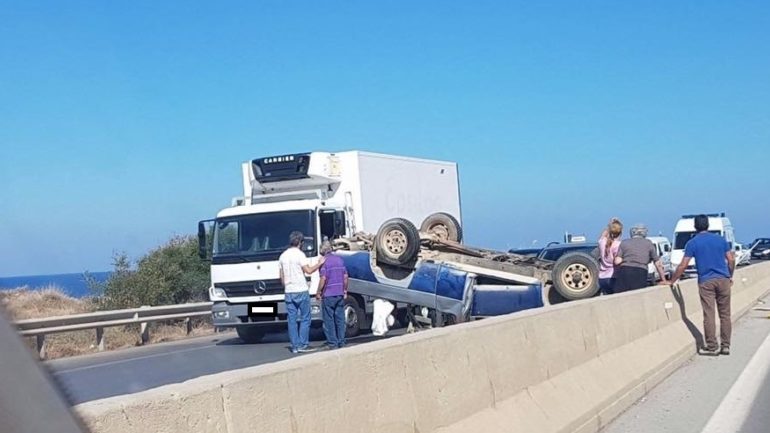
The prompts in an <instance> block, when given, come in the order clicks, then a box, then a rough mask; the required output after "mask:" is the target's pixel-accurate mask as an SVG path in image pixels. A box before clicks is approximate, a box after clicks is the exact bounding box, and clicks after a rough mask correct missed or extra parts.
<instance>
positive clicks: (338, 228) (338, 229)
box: [334, 210, 346, 238]
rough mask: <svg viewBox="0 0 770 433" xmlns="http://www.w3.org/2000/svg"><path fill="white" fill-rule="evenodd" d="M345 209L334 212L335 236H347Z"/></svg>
mask: <svg viewBox="0 0 770 433" xmlns="http://www.w3.org/2000/svg"><path fill="white" fill-rule="evenodd" d="M345 225H346V224H345V211H343V210H338V211H335V212H334V237H335V238H337V237H340V236H345V231H346V230H345V229H346V227H345Z"/></svg>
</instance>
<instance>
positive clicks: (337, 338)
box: [323, 296, 345, 347]
mask: <svg viewBox="0 0 770 433" xmlns="http://www.w3.org/2000/svg"><path fill="white" fill-rule="evenodd" d="M323 318H324V334H326V344H328V345H329V346H330V347H342V346H344V345H345V300H344V299H342V296H329V297H325V298H324V299H323Z"/></svg>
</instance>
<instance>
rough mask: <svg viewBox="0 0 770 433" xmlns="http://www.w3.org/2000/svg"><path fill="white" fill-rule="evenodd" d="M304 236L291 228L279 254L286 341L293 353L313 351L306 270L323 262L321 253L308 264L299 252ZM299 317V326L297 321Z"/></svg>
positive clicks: (319, 265) (309, 270) (317, 267)
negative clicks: (287, 242)
mask: <svg viewBox="0 0 770 433" xmlns="http://www.w3.org/2000/svg"><path fill="white" fill-rule="evenodd" d="M304 239H305V236H304V235H303V234H302V232H297V231H294V232H291V234H290V235H289V245H291V246H290V247H289V249H287V250H286V251H284V252H283V254H281V257H279V258H278V264H279V267H280V272H281V282H282V283H283V287H284V292H285V293H286V294H285V300H286V316H287V317H286V319H287V322H288V325H289V341H290V342H291V352H292V353H305V352H312V351H313V349H311V348H310V346H309V341H308V340H309V338H310V293H309V289H310V286H309V285H308V283H307V280H306V279H305V274H308V275H309V274H312V273H313V272H315V271H317V270H318V269H319V268H320V267H321V265H323V264H324V261H325V260H324V258H323V256H321V258H320V259H319V261H318V263H316V264H315V265H310V260H309V259H308V258H307V256H305V253H303V252H302V244H303V242H304ZM298 321H299V330H298V329H297V322H298Z"/></svg>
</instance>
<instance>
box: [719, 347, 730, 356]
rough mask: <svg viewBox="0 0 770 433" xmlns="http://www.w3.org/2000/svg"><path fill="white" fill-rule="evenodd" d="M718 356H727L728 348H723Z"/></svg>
mask: <svg viewBox="0 0 770 433" xmlns="http://www.w3.org/2000/svg"><path fill="white" fill-rule="evenodd" d="M719 354H720V355H729V354H730V348H729V347H723V348H722V350H720V351H719Z"/></svg>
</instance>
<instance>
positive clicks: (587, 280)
mask: <svg viewBox="0 0 770 433" xmlns="http://www.w3.org/2000/svg"><path fill="white" fill-rule="evenodd" d="M551 272H552V273H553V274H552V276H551V279H552V280H553V287H554V288H555V289H556V291H558V292H559V294H560V295H562V296H563V297H564V298H566V299H567V300H570V301H574V300H577V299H587V298H590V297H592V296H594V295H595V294H596V292H597V291H599V265H598V263H597V262H596V260H594V259H593V257H591V256H590V255H588V254H586V253H580V252H576V253H569V254H565V255H563V256H562V257H561V258H560V259H559V260H557V261H556V264H555V265H554V266H553V270H552V271H551Z"/></svg>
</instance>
